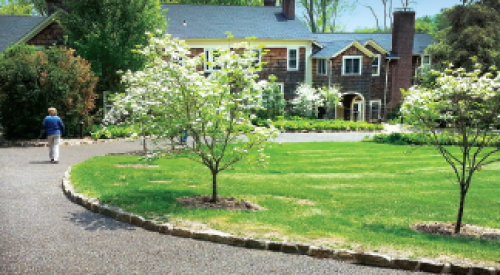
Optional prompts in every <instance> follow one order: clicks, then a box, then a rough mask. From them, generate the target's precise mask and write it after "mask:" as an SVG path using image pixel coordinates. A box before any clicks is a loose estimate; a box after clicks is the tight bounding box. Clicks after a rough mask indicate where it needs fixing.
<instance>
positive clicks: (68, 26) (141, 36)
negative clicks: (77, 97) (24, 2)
mask: <svg viewBox="0 0 500 275" xmlns="http://www.w3.org/2000/svg"><path fill="white" fill-rule="evenodd" d="M63 4H64V5H65V6H66V7H67V8H68V10H70V11H71V12H70V13H61V15H60V17H59V22H60V24H61V26H62V27H63V29H64V31H65V34H66V35H67V44H68V45H69V46H70V47H71V48H74V49H76V53H77V54H78V55H80V56H82V57H83V58H85V59H86V60H88V61H90V62H91V64H92V70H93V71H94V72H95V73H96V75H97V76H99V84H98V90H99V92H104V91H110V92H116V91H119V90H120V89H121V88H120V76H119V75H118V73H117V71H119V70H124V71H126V70H132V71H136V70H139V69H142V68H143V66H144V64H145V61H146V60H145V58H144V55H142V54H140V53H137V52H135V51H133V50H134V49H137V46H138V45H144V46H145V45H147V43H148V37H147V36H146V35H145V32H146V31H151V32H152V31H154V30H156V29H164V28H165V25H166V21H165V14H164V13H163V12H162V10H161V6H160V3H159V1H158V0H79V1H63Z"/></svg>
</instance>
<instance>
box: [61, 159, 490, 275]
mask: <svg viewBox="0 0 500 275" xmlns="http://www.w3.org/2000/svg"><path fill="white" fill-rule="evenodd" d="M70 171H71V167H69V168H68V170H67V171H66V172H65V173H64V177H63V179H62V189H63V192H64V194H65V195H66V196H67V197H68V198H69V199H70V200H71V201H73V202H75V203H77V204H79V205H81V206H83V207H85V208H86V209H88V210H90V211H92V212H94V213H100V214H101V215H105V216H108V217H110V218H113V219H115V220H118V221H122V222H126V223H129V224H133V225H136V226H139V227H143V228H144V229H146V230H150V231H154V232H159V233H162V234H168V235H172V236H178V237H183V238H192V239H197V240H204V241H209V242H214V243H220V244H226V245H233V246H239V247H246V248H250V249H261V250H269V251H276V252H282V253H290V254H299V255H309V256H311V257H316V258H328V259H335V260H341V261H348V262H351V263H354V264H362V265H368V266H375V267H383V268H392V269H401V270H408V271H422V272H428V273H436V274H440V273H443V274H457V275H476V274H477V275H500V267H497V268H496V269H495V268H493V267H479V266H468V265H463V264H453V263H442V262H438V261H429V260H415V259H407V258H393V257H390V256H387V255H383V254H379V253H371V252H355V251H352V250H347V249H332V248H328V247H318V246H313V245H307V244H299V243H293V242H280V241H269V240H262V239H254V238H246V237H241V236H233V235H231V234H227V233H224V232H220V231H217V230H212V229H210V230H202V231H197V230H191V229H189V228H184V227H177V226H174V225H172V224H170V223H163V222H160V221H155V220H149V219H145V218H143V217H141V216H139V215H136V214H133V213H128V212H125V211H124V210H123V209H121V208H120V207H116V206H110V205H107V204H101V203H100V202H99V200H98V199H95V198H87V197H86V196H84V195H83V194H79V193H77V192H76V191H75V189H74V187H73V185H72V184H71V182H70V180H69V177H70Z"/></svg>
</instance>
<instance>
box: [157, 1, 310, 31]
mask: <svg viewBox="0 0 500 275" xmlns="http://www.w3.org/2000/svg"><path fill="white" fill-rule="evenodd" d="M162 6H163V8H164V9H168V11H167V19H168V26H167V33H169V34H171V35H172V36H173V37H176V38H181V39H189V38H191V39H193V38H202V39H203V38H226V37H227V35H226V34H225V32H226V31H231V32H232V35H233V36H234V38H245V37H252V36H255V37H257V38H259V39H287V40H297V39H310V40H313V39H315V37H314V35H313V34H312V33H311V32H310V31H309V29H308V28H307V27H306V26H305V25H304V24H303V23H302V22H301V21H300V20H299V19H298V18H297V17H296V18H295V20H287V19H286V18H285V17H284V16H283V14H282V12H281V7H264V6H260V7H258V6H257V7H255V6H252V7H247V6H207V5H184V4H163V5H162ZM184 20H185V22H186V26H184V25H183V23H184Z"/></svg>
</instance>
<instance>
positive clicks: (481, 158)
mask: <svg viewBox="0 0 500 275" xmlns="http://www.w3.org/2000/svg"><path fill="white" fill-rule="evenodd" d="M476 66H477V65H476ZM479 68H480V66H477V69H476V70H475V71H474V72H470V73H466V72H465V70H464V69H462V68H460V69H457V70H451V69H447V70H445V72H442V73H438V72H436V71H433V72H432V73H435V74H437V76H438V77H437V79H436V83H435V84H434V85H431V86H414V87H412V88H410V89H409V91H407V92H406V93H405V97H404V102H403V106H402V108H401V113H402V114H403V115H404V117H405V121H406V122H407V123H410V124H413V125H414V126H416V127H417V128H419V129H421V130H424V131H426V132H428V133H430V136H431V137H432V138H433V139H434V141H435V146H436V147H437V149H438V150H439V152H440V153H441V154H442V155H443V157H444V158H445V160H446V161H447V162H448V164H449V165H450V166H451V168H452V170H453V172H454V174H455V182H456V183H457V185H458V187H459V190H460V196H459V207H458V215H457V222H456V225H455V233H459V232H460V227H461V224H462V217H463V213H464V204H465V197H466V195H467V192H468V191H469V188H470V187H471V184H472V176H473V175H474V174H475V172H478V171H481V169H482V167H483V166H485V165H489V164H492V163H494V162H498V161H500V147H496V148H495V147H494V146H493V145H492V143H491V141H492V139H493V138H494V136H496V134H495V133H494V132H493V130H494V127H498V126H499V125H500V116H499V114H500V89H499V87H500V75H499V74H498V71H496V70H495V69H494V68H493V70H494V71H493V73H486V74H483V75H482V76H480V73H481V70H479ZM439 120H441V121H442V120H444V121H446V123H447V124H448V125H450V126H451V127H450V128H446V129H445V134H447V135H450V136H452V137H454V138H458V139H460V140H461V141H462V142H461V144H460V145H459V146H458V147H460V150H458V148H450V147H448V146H443V145H442V144H441V143H440V142H439V139H440V137H439V136H438V134H437V133H436V128H437V127H438V124H439ZM485 207H487V206H485Z"/></svg>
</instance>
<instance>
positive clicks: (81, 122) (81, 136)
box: [78, 121, 83, 139]
mask: <svg viewBox="0 0 500 275" xmlns="http://www.w3.org/2000/svg"><path fill="white" fill-rule="evenodd" d="M78 124H80V139H83V121H80V123H78Z"/></svg>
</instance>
